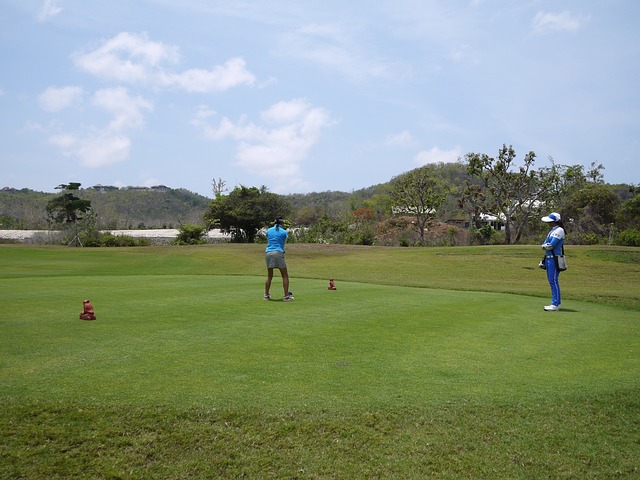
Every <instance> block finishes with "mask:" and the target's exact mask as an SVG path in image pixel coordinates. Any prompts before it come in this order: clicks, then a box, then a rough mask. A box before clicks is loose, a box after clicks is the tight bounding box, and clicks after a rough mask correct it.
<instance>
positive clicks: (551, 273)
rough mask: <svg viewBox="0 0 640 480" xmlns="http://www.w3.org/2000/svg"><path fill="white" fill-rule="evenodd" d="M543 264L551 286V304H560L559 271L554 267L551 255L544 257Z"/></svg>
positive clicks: (554, 263)
mask: <svg viewBox="0 0 640 480" xmlns="http://www.w3.org/2000/svg"><path fill="white" fill-rule="evenodd" d="M544 264H545V266H546V267H547V280H549V285H550V286H551V305H560V283H559V282H558V279H559V277H560V272H559V271H558V269H557V268H556V261H555V259H554V258H553V257H545V259H544Z"/></svg>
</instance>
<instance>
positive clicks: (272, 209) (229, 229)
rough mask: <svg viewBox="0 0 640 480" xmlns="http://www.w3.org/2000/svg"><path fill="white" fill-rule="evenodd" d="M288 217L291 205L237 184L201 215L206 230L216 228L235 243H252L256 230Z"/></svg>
mask: <svg viewBox="0 0 640 480" xmlns="http://www.w3.org/2000/svg"><path fill="white" fill-rule="evenodd" d="M290 214H291V205H290V204H289V202H287V201H286V199H285V198H284V197H282V196H281V195H277V194H275V193H271V192H269V191H267V187H265V186H262V187H261V188H257V187H245V186H243V185H240V186H238V187H236V188H234V189H233V190H232V191H231V192H230V193H229V194H228V195H222V194H220V195H217V196H216V198H215V199H214V200H213V201H212V202H211V203H210V204H209V206H208V207H207V209H206V210H205V212H204V214H203V219H204V222H205V224H206V225H207V226H208V228H214V227H217V228H220V229H221V230H222V231H223V232H225V233H229V234H231V236H232V237H233V239H234V241H236V242H249V243H251V242H253V241H254V240H255V238H256V235H257V234H258V231H259V230H260V229H261V228H263V227H265V226H266V225H268V224H269V223H271V222H273V221H274V220H275V219H276V217H279V216H280V217H287V216H289V215H290Z"/></svg>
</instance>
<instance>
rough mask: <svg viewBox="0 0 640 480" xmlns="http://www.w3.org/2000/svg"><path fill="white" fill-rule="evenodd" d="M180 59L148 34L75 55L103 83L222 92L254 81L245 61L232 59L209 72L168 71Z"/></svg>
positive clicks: (125, 36) (130, 35)
mask: <svg viewBox="0 0 640 480" xmlns="http://www.w3.org/2000/svg"><path fill="white" fill-rule="evenodd" d="M179 58H180V55H179V49H178V47H175V46H171V45H166V44H164V43H162V42H156V41H152V40H150V39H149V38H148V36H147V35H146V34H141V35H136V34H134V33H128V32H121V33H119V34H118V35H116V36H115V37H113V38H111V39H110V40H107V41H106V42H104V43H103V45H102V46H101V47H99V48H97V49H95V50H93V51H91V52H88V53H82V54H76V55H75V56H74V61H75V64H76V65H77V66H78V67H79V68H81V69H82V70H84V71H86V72H88V73H90V74H92V75H95V76H97V77H100V78H102V79H104V80H115V81H118V82H125V83H132V84H150V85H154V86H162V87H177V88H180V89H183V90H185V91H187V92H199V93H204V92H215V91H223V90H227V89H229V88H232V87H236V86H238V85H253V84H254V82H255V76H254V75H253V74H252V73H251V72H250V71H248V70H247V68H246V63H245V61H244V60H243V59H242V58H231V59H229V60H227V61H226V62H225V63H224V64H222V65H217V66H214V67H213V68H211V69H210V70H205V69H199V68H195V69H190V70H186V71H184V72H178V73H176V72H172V71H167V70H165V67H164V65H165V64H175V63H177V62H178V60H179Z"/></svg>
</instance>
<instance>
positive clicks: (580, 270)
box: [0, 245, 640, 478]
mask: <svg viewBox="0 0 640 480" xmlns="http://www.w3.org/2000/svg"><path fill="white" fill-rule="evenodd" d="M261 251H262V248H261V247H260V246H241V245H218V246H208V247H197V248H138V249H122V250H120V249H118V250H115V249H104V250H101V249H95V250H94V249H62V248H60V249H56V248H44V249H42V248H36V247H13V246H11V247H4V248H0V261H1V262H2V263H1V264H2V265H3V267H2V274H1V275H0V288H1V290H0V292H1V293H0V295H1V299H2V305H3V309H2V312H1V313H0V326H1V328H2V332H3V335H2V338H0V352H1V353H0V382H1V385H2V390H1V391H0V395H1V396H2V397H1V400H2V406H1V408H0V435H2V438H3V440H2V443H0V447H1V449H0V454H1V455H2V457H0V458H1V460H2V463H1V464H0V478H17V477H21V476H22V477H25V478H55V477H56V476H57V477H59V478H63V477H64V478H70V477H77V478H86V477H92V478H93V477H95V478H189V477H192V478H203V477H228V478H237V477H242V476H245V477H248V478H394V477H395V478H425V477H435V478H540V477H551V478H608V477H616V476H618V477H621V478H632V477H633V476H634V475H638V474H640V471H639V470H638V464H637V453H638V442H637V438H638V433H639V431H638V429H639V425H640V413H639V411H640V409H639V407H640V401H639V400H638V397H639V394H640V375H639V374H638V372H639V371H640V342H639V338H640V335H639V334H640V323H639V321H638V320H639V317H640V294H639V293H638V288H637V285H638V284H640V263H639V258H640V252H639V251H638V250H637V249H636V250H634V249H603V248H583V249H575V254H574V256H573V257H572V258H571V259H570V261H572V263H571V265H570V268H571V270H569V271H567V272H566V273H565V274H563V276H562V278H561V283H562V286H563V295H564V299H563V306H564V307H565V309H564V310H563V311H561V312H558V313H547V312H544V311H543V310H542V305H544V304H545V303H547V302H548V298H547V297H548V286H547V285H546V280H545V278H544V274H543V272H541V271H539V270H538V269H537V268H535V265H536V264H537V261H538V258H537V257H538V256H539V252H538V250H537V249H534V248H533V247H509V248H505V247H495V248H452V249H393V248H358V247H333V246H327V247H318V246H309V245H292V246H290V248H289V253H288V261H289V265H290V270H291V274H292V286H291V288H292V290H293V291H294V294H295V296H296V301H295V302H291V303H283V302H280V301H271V302H265V301H263V300H262V299H261V297H262V285H263V281H264V278H263V263H262V255H261ZM612 272H614V273H613V274H612ZM329 277H333V278H335V279H336V283H337V286H338V290H337V291H328V290H327V285H328V278H329ZM598 278H600V279H604V278H606V279H607V280H606V282H604V281H603V283H602V285H597V284H596V281H595V280H594V279H598ZM275 293H278V294H279V293H280V283H279V278H276V279H275V282H274V287H273V289H272V294H275ZM85 297H86V298H91V300H92V302H93V304H94V306H95V308H96V313H97V315H98V320H97V321H95V322H84V321H81V320H78V314H79V312H80V310H81V308H82V299H83V298H85ZM274 297H275V295H274Z"/></svg>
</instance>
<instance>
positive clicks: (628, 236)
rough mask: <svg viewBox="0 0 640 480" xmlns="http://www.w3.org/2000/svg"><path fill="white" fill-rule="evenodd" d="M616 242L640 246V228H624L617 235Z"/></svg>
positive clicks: (628, 245)
mask: <svg viewBox="0 0 640 480" xmlns="http://www.w3.org/2000/svg"><path fill="white" fill-rule="evenodd" d="M615 244H616V245H625V246H627V247H640V230H638V229H637V228H629V229H627V230H623V231H622V232H620V233H619V234H618V235H617V236H616V239H615Z"/></svg>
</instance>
